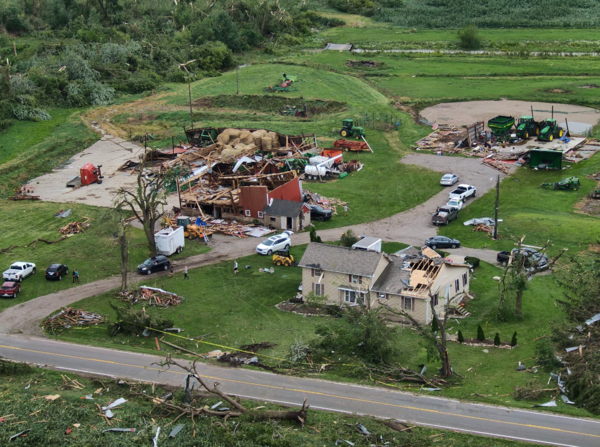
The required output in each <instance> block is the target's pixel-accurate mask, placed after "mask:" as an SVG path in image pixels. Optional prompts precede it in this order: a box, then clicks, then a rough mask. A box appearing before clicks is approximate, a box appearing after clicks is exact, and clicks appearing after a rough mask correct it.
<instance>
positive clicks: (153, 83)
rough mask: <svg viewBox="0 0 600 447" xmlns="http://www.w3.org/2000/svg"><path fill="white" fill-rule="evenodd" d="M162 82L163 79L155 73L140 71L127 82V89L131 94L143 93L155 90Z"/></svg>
mask: <svg viewBox="0 0 600 447" xmlns="http://www.w3.org/2000/svg"><path fill="white" fill-rule="evenodd" d="M160 82H161V77H160V76H159V75H157V74H156V73H154V72H153V71H145V70H144V71H138V72H136V73H133V74H132V75H131V77H130V78H129V79H127V82H126V83H125V88H126V89H127V91H128V92H130V93H142V92H145V91H148V90H154V89H155V88H156V87H157V86H158V85H159V84H160Z"/></svg>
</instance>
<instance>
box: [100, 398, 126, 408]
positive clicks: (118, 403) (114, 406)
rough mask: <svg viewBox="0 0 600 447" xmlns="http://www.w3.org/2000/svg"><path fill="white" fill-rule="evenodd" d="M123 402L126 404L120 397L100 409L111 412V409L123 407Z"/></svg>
mask: <svg viewBox="0 0 600 447" xmlns="http://www.w3.org/2000/svg"><path fill="white" fill-rule="evenodd" d="M125 402H127V400H125V399H124V398H122V397H119V398H118V399H117V400H115V401H114V402H112V403H111V404H110V405H107V406H106V407H102V411H106V410H112V409H113V408H117V407H118V406H120V405H123V404H124V403H125Z"/></svg>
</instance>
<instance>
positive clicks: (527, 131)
mask: <svg viewBox="0 0 600 447" xmlns="http://www.w3.org/2000/svg"><path fill="white" fill-rule="evenodd" d="M539 134H540V125H539V123H538V122H536V121H535V120H534V119H533V116H522V117H521V118H519V122H518V124H517V137H519V138H521V139H523V140H526V139H527V138H529V137H530V136H533V135H535V136H537V135H539Z"/></svg>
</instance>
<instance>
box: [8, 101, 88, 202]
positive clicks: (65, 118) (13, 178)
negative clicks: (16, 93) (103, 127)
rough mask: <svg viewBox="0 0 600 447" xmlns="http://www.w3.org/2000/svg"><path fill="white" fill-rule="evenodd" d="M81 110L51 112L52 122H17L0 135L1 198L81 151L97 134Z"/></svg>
mask: <svg viewBox="0 0 600 447" xmlns="http://www.w3.org/2000/svg"><path fill="white" fill-rule="evenodd" d="M80 113H81V112H80V111H74V110H51V111H50V114H51V115H52V117H53V119H52V120H50V121H42V122H38V123H33V122H27V121H19V122H16V123H15V124H14V125H13V126H12V127H10V128H9V129H8V130H6V131H4V132H2V133H0V197H9V196H11V195H12V194H13V193H14V189H15V188H17V187H20V186H22V185H23V183H25V182H27V181H28V180H30V179H32V178H35V177H38V176H40V175H42V174H45V173H47V172H50V171H51V170H52V169H53V168H55V167H57V166H59V165H60V164H61V163H64V162H65V161H67V160H68V159H69V158H70V157H71V156H73V155H75V154H76V153H78V152H81V151H82V150H84V149H85V148H87V147H88V146H90V145H91V144H93V143H94V142H95V141H96V140H98V135H97V134H96V133H95V132H93V131H91V130H90V129H89V128H88V127H86V126H85V125H84V124H83V122H82V121H81V119H80Z"/></svg>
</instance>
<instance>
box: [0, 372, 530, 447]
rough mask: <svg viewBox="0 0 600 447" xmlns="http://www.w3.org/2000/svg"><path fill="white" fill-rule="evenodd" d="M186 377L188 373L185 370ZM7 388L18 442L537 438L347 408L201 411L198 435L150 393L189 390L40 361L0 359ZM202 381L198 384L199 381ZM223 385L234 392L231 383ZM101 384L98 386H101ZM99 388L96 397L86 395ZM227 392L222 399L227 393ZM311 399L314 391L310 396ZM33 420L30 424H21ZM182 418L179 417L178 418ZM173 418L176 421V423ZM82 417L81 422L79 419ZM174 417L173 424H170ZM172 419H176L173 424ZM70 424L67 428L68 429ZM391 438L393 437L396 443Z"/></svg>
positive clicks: (3, 429) (0, 433)
mask: <svg viewBox="0 0 600 447" xmlns="http://www.w3.org/2000/svg"><path fill="white" fill-rule="evenodd" d="M63 377H68V378H69V379H71V380H77V381H78V383H79V384H81V385H82V386H83V387H84V388H82V389H76V388H69V387H66V386H65V383H67V382H65V380H64V379H63ZM182 377H183V376H182ZM0 378H2V379H3V380H1V381H0V393H1V394H2V396H3V407H2V409H3V416H5V417H6V421H5V423H3V424H0V439H3V440H6V439H8V438H9V437H11V436H12V435H14V434H16V433H19V432H20V431H22V430H25V429H30V430H31V431H30V432H29V433H27V437H26V438H24V439H23V438H17V439H16V442H15V445H18V444H19V443H20V444H22V445H46V446H62V445H65V444H68V445H71V446H75V447H83V446H89V445H95V446H99V447H100V446H102V447H104V446H107V447H108V446H110V447H127V446H133V445H152V440H153V438H154V436H155V434H156V427H157V426H158V427H161V429H162V430H161V432H160V434H159V436H158V445H170V446H173V445H177V446H181V447H191V446H194V447H208V446H210V447H258V446H261V447H263V446H269V447H287V446H292V445H293V446H307V447H313V446H314V447H317V446H318V447H321V446H323V445H334V443H335V442H336V441H337V440H338V439H346V440H349V441H350V442H353V443H355V445H357V446H359V445H360V446H364V445H368V443H367V440H366V439H365V438H364V436H363V435H362V434H360V433H359V432H358V431H357V430H356V427H355V426H356V424H358V423H361V424H363V425H364V426H365V427H367V429H368V430H369V431H370V432H371V433H372V436H371V437H372V438H373V439H375V438H376V439H377V440H378V442H381V443H394V445H399V444H397V443H402V445H419V446H422V447H428V446H435V445H440V444H441V443H440V441H441V442H442V443H443V445H448V446H450V445H469V446H473V447H492V446H493V447H500V446H514V447H525V446H528V445H530V444H525V443H520V442H513V441H508V440H502V439H493V438H486V437H481V436H473V435H468V434H461V433H456V432H450V431H442V430H433V429H429V428H413V429H411V430H410V431H404V432H398V431H394V430H392V429H391V428H389V427H387V426H386V425H384V421H382V420H381V419H375V418H371V417H366V416H357V415H346V414H339V413H331V412H324V411H318V410H313V409H309V412H308V417H307V420H306V425H304V427H300V425H299V424H298V423H296V422H288V421H256V420H253V419H252V418H251V417H248V416H242V417H240V418H232V419H229V420H228V421H225V422H222V421H221V419H220V418H216V417H215V418H212V417H199V418H195V420H194V422H195V432H196V436H193V428H192V422H191V420H190V419H187V418H180V419H179V420H177V422H175V417H176V415H175V414H171V415H161V414H159V411H157V410H156V409H154V410H153V407H154V405H153V404H152V402H151V401H150V400H148V399H146V398H144V394H145V395H146V396H153V397H162V396H164V395H166V394H167V393H169V392H173V394H174V398H173V402H174V403H175V404H177V405H180V404H182V402H183V390H182V389H181V388H179V389H173V388H172V387H169V388H164V387H160V386H156V387H155V386H154V385H151V384H133V383H132V384H131V385H119V384H117V383H116V381H112V380H111V379H106V378H102V380H94V379H91V378H88V377H80V376H76V375H74V374H69V373H63V372H61V371H52V370H44V369H39V368H31V369H21V368H19V367H14V366H13V365H11V364H7V363H6V362H2V363H0ZM196 389H198V388H196ZM221 389H222V390H223V391H224V392H227V391H228V390H227V387H226V386H222V387H221ZM95 391H97V393H95ZM57 394H58V395H59V397H58V398H57V399H56V400H49V399H43V398H41V397H43V396H51V395H52V396H53V395H57ZM88 394H92V395H93V400H82V399H83V396H85V395H88ZM120 397H123V398H125V399H126V400H127V403H126V404H124V405H121V406H120V407H119V408H118V409H117V410H115V411H114V413H115V418H116V419H118V420H113V423H112V425H111V426H109V425H108V424H107V422H106V420H105V419H103V418H102V416H101V415H99V413H98V408H97V406H96V403H97V404H99V405H107V404H108V403H110V402H111V401H114V400H116V399H118V398H120ZM194 399H195V401H194V403H193V405H196V406H204V405H208V406H212V405H214V404H217V403H218V402H219V398H218V397H214V398H213V397H208V398H204V397H200V396H198V395H196V393H195V392H194ZM221 400H222V399H221ZM308 403H309V405H310V398H309V401H308ZM241 404H242V405H244V406H245V407H246V408H249V409H254V408H256V407H257V406H258V405H259V404H258V403H257V402H256V401H251V400H243V401H241ZM260 406H261V408H263V407H264V408H265V409H266V410H281V409H284V407H282V406H280V405H276V404H271V403H267V402H260ZM22 421H27V422H28V424H21V425H19V423H21V422H22ZM174 422H175V423H174ZM173 423H174V424H173ZM76 424H77V425H76ZM171 424H172V425H171ZM178 424H183V425H184V427H183V429H182V431H181V432H180V433H179V434H178V435H177V437H176V438H175V439H169V437H168V436H169V433H170V432H171V430H172V429H173V428H174V427H176V426H177V425H178ZM169 425H170V426H169ZM114 427H135V428H136V431H135V433H128V434H127V433H101V430H106V429H109V428H114ZM68 428H71V429H72V431H71V432H70V433H69V434H68V435H67V434H65V430H67V429H68ZM390 445H391V444H390Z"/></svg>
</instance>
